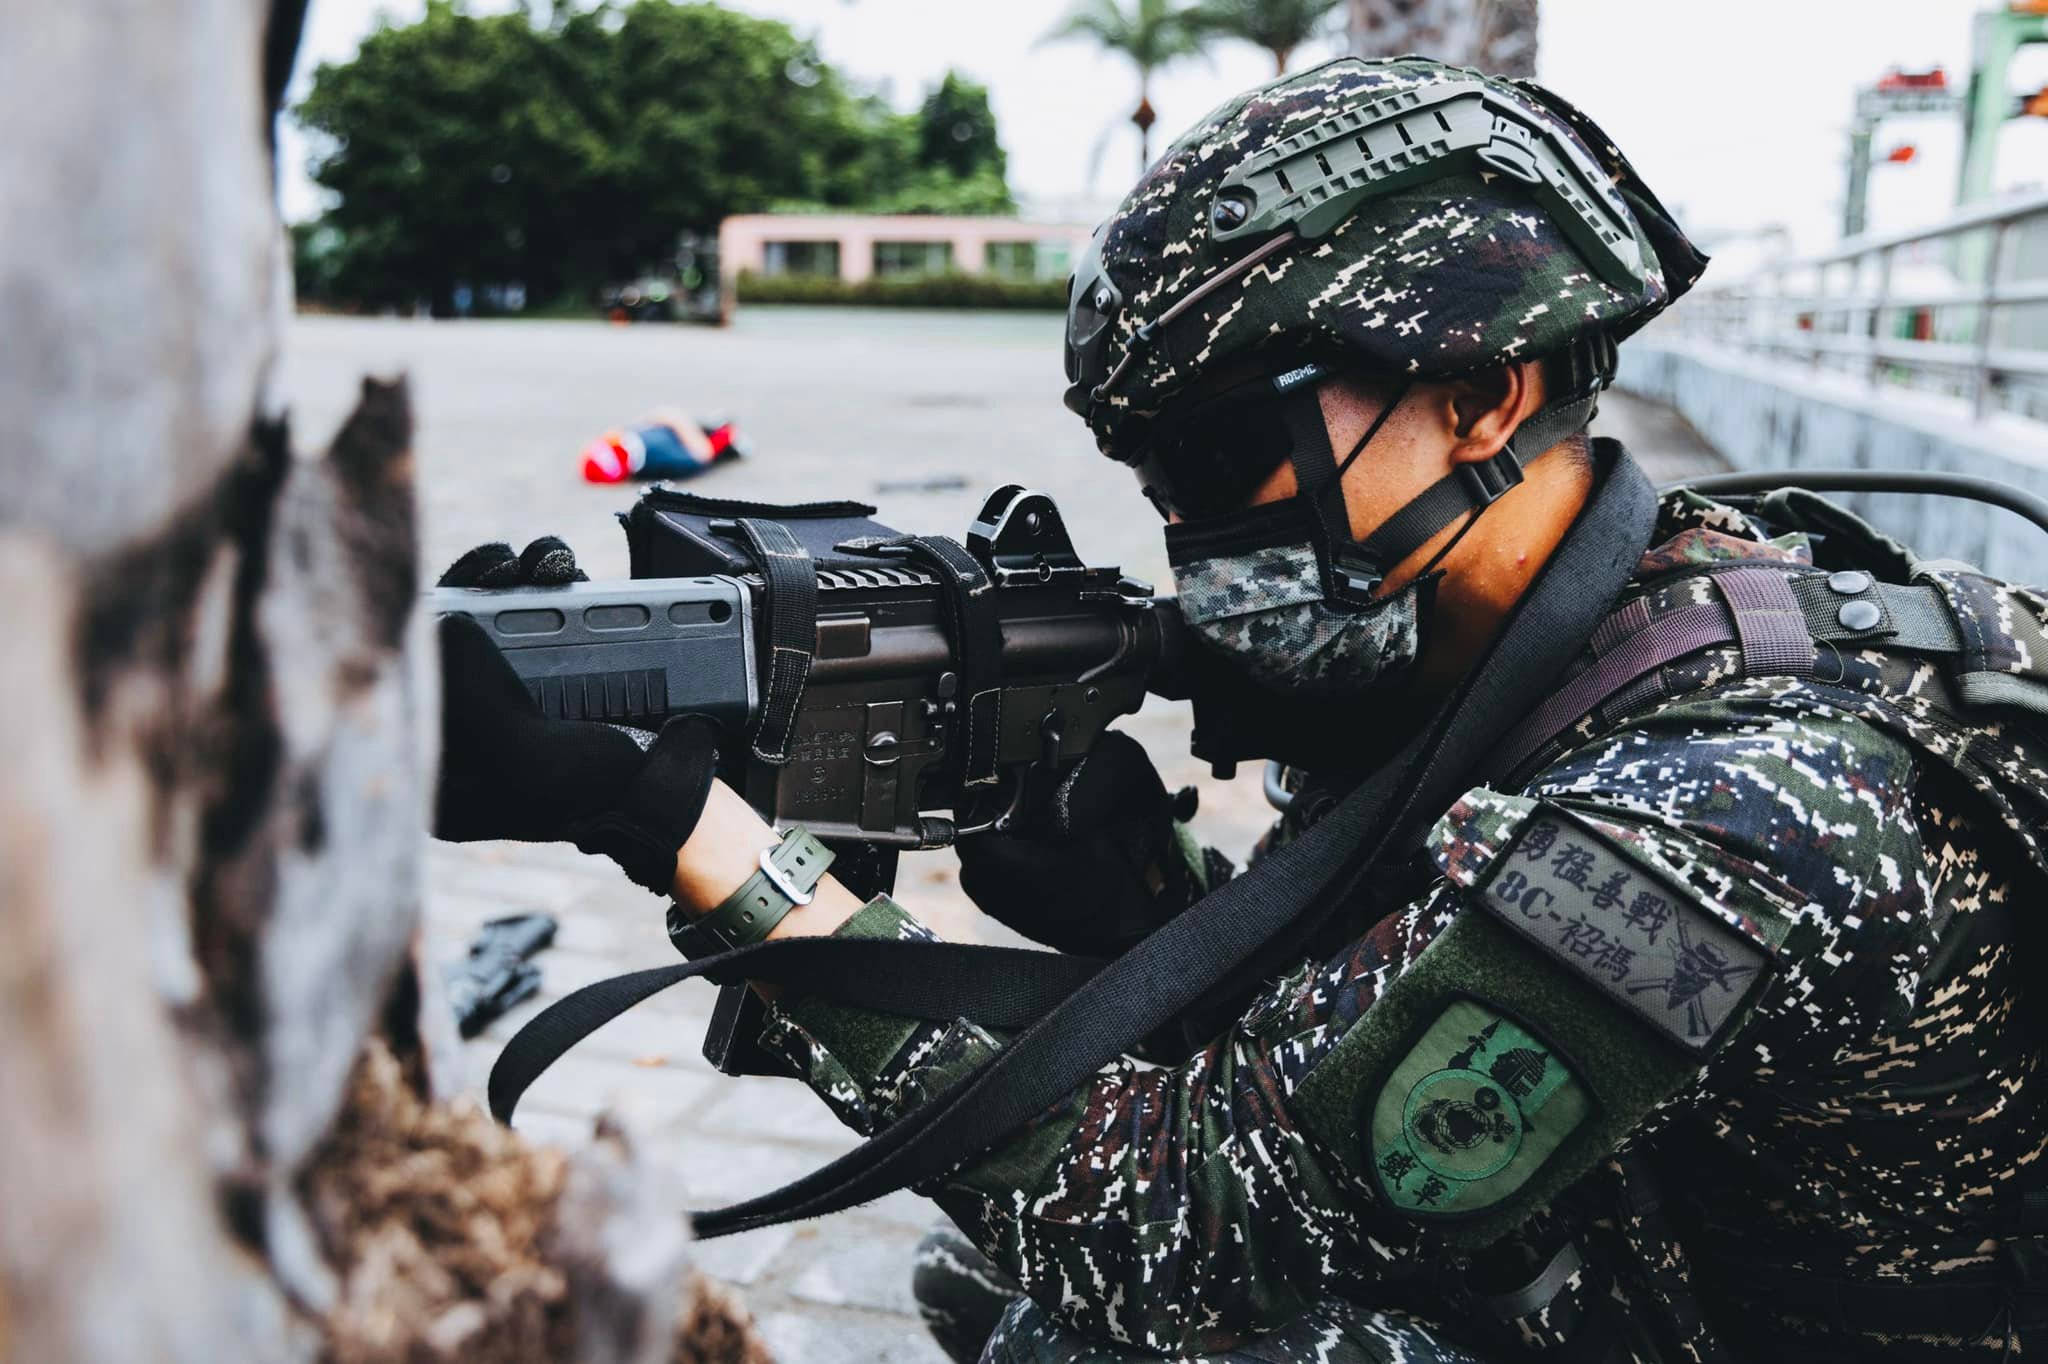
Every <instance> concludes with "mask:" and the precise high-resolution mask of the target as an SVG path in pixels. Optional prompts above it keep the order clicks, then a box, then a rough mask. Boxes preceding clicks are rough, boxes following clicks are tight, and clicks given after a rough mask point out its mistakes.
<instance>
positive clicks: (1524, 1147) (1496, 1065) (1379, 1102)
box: [1368, 999, 1591, 1216]
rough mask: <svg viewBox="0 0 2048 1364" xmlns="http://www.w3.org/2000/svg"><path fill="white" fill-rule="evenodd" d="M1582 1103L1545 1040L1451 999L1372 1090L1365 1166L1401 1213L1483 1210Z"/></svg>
mask: <svg viewBox="0 0 2048 1364" xmlns="http://www.w3.org/2000/svg"><path fill="white" fill-rule="evenodd" d="M1590 1106H1591V1105H1590V1103H1589V1101H1588V1098H1587V1095H1586V1090H1585V1086H1584V1085H1583V1084H1582V1083H1581V1082H1580V1080H1579V1077H1578V1075H1577V1074H1576V1073H1575V1072H1574V1071H1573V1070H1572V1068H1571V1065H1570V1063H1569V1062H1567V1061H1566V1060H1565V1058H1564V1057H1563V1056H1562V1055H1561V1054H1559V1053H1558V1051H1557V1050H1556V1049H1555V1048H1554V1047H1551V1046H1549V1045H1547V1044H1546V1043H1544V1042H1543V1041H1542V1040H1541V1039H1540V1038H1538V1037H1536V1036H1534V1035H1533V1034H1532V1033H1530V1032H1529V1031H1528V1030H1527V1029H1525V1028H1523V1027H1522V1026H1521V1025H1520V1024H1517V1023H1515V1022H1514V1021H1513V1020H1511V1019H1508V1018H1506V1017H1503V1016H1502V1015H1501V1014H1499V1013H1496V1012H1495V1011H1494V1010H1492V1009H1490V1008H1488V1007H1487V1006H1486V1005H1484V1004H1481V1003H1480V1002H1478V1001H1477V1000H1470V999H1461V1000H1456V1001H1453V1002H1452V1003H1450V1004H1448V1005H1446V1006H1445V1008H1444V1010H1443V1012H1442V1013H1440V1014H1438V1015H1437V1017H1436V1021H1435V1022H1434V1023H1432V1024H1430V1026H1429V1028H1428V1029H1427V1030H1426V1031H1425V1032H1424V1033H1423V1034H1422V1036H1421V1037H1420V1038H1419V1039H1417V1041H1416V1042H1415V1045H1414V1046H1413V1047H1411V1048H1410V1049H1409V1051H1408V1054H1407V1056H1406V1057H1404V1058H1403V1059H1402V1061H1401V1063H1400V1064H1399V1065H1398V1066H1396V1067H1395V1068H1394V1073H1393V1074H1392V1075H1391V1076H1390V1077H1389V1078H1388V1080H1387V1083H1386V1084H1385V1085H1383V1086H1382V1087H1381V1089H1380V1091H1379V1093H1378V1095H1377V1096H1376V1097H1375V1098H1374V1099H1373V1105H1372V1113H1371V1117H1370V1122H1369V1126H1368V1132H1369V1136H1368V1140H1369V1142H1370V1145H1371V1156H1372V1164H1373V1170H1374V1172H1375V1174H1376V1175H1377V1177H1378V1179H1379V1184H1380V1189H1381V1190H1382V1191H1383V1192H1384V1193H1385V1194H1386V1197H1387V1201H1388V1202H1389V1203H1391V1204H1392V1205H1393V1206H1394V1207H1396V1208H1399V1209H1400V1210H1401V1211H1403V1212H1407V1213H1412V1214H1415V1215H1418V1216H1433V1215H1446V1216H1457V1215H1463V1214H1469V1213H1475V1212H1482V1211H1484V1210H1485V1209H1487V1208H1490V1207H1492V1206H1493V1205H1494V1204H1496V1203H1498V1202H1500V1201H1501V1200H1502V1199H1504V1198H1506V1197H1507V1196H1508V1195H1510V1194H1512V1193H1514V1192H1515V1190H1517V1189H1519V1188H1521V1187H1522V1186H1523V1185H1524V1184H1526V1183H1527V1182H1528V1181H1529V1179H1530V1177H1531V1176H1533V1175H1534V1174H1535V1173H1536V1172H1537V1171H1538V1170H1540V1169H1541V1168H1543V1163H1544V1162H1545V1161H1546V1160H1548V1159H1549V1158H1550V1153H1551V1152H1553V1151H1555V1150H1556V1149H1557V1148H1558V1146H1559V1145H1560V1144H1561V1143H1562V1142H1563V1141H1564V1139H1565V1137H1567V1136H1568V1135H1570V1134H1571V1132H1572V1131H1573V1129H1575V1128H1577V1127H1578V1125H1579V1124H1580V1123H1581V1122H1582V1121H1584V1120H1585V1117H1586V1114H1587V1112H1588V1111H1589V1109H1590Z"/></svg>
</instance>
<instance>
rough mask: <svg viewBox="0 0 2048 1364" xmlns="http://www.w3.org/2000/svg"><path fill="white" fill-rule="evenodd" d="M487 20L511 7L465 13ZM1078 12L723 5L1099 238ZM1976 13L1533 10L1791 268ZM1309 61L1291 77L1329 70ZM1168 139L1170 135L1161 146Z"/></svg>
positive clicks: (1207, 91) (1683, 180) (346, 26)
mask: <svg viewBox="0 0 2048 1364" xmlns="http://www.w3.org/2000/svg"><path fill="white" fill-rule="evenodd" d="M473 3H474V7H475V8H477V9H479V10H488V9H492V8H502V5H500V4H497V3H495V0H473ZM1068 3H1069V0H1005V3H995V2H994V0H735V2H734V3H732V4H731V5H730V7H731V8H734V9H738V10H743V11H746V12H748V13H752V14H758V15H762V16H764V17H771V18H776V19H781V20H784V21H785V22H787V23H789V24H790V25H791V26H792V27H794V28H795V29H796V30H797V31H798V32H800V33H804V34H808V35H811V36H813V37H815V38H816V39H817V42H818V45H819V47H820V49H821V50H822V51H823V53H824V56H825V57H826V59H827V60H829V61H830V62H832V63H833V64H834V65H835V66H837V67H838V68H839V69H840V70H841V71H842V72H844V73H845V74H846V75H847V76H849V77H851V78H853V79H855V80H860V81H866V82H870V83H876V84H880V85H882V86H883V87H884V88H885V89H886V90H887V92H888V93H889V94H890V96H891V98H892V99H893V100H894V101H895V103H896V104H897V105H898V106H899V107H902V108H909V107H912V106H914V105H915V104H916V103H917V101H918V100H919V99H920V98H921V97H922V95H923V92H924V90H925V88H926V87H927V86H929V85H931V84H933V83H934V82H936V81H937V80H938V78H939V77H940V76H941V75H942V74H943V73H944V72H945V70H946V69H947V68H948V67H954V68H957V69H959V70H961V71H963V72H965V73H967V74H968V75H970V76H972V77H973V78H974V79H976V80H979V81H983V82H985V83H986V84H987V85H988V87H989V90H990V94H991V98H992V100H993V102H994V105H995V112H996V117H997V121H998V124H999V126H1000V129H1001V132H1002V138H1003V144H1004V146H1005V147H1006V148H1007V149H1008V151H1009V157H1010V181H1011V184H1012V185H1013V187H1014V188H1015V189H1016V190H1017V192H1018V193H1019V194H1020V195H1021V196H1023V197H1024V198H1025V199H1026V201H1027V203H1028V204H1030V205H1033V206H1042V207H1044V208H1045V209H1047V210H1049V211H1051V212H1054V213H1060V214H1065V215H1069V216H1075V217H1079V218H1083V219H1088V220H1092V219H1094V218H1096V217H1099V216H1100V215H1101V213H1102V211H1103V210H1104V209H1105V208H1106V207H1108V206H1109V205H1111V204H1113V203H1114V201H1115V199H1116V198H1117V197H1118V196H1119V195H1120V194H1121V193H1122V191H1123V190H1124V189H1125V188H1126V187H1127V186H1128V185H1129V184H1130V182H1131V181H1132V180H1133V179H1134V178H1135V176H1136V173H1137V170H1138V165H1137V162H1138V144H1137V134H1136V132H1135V130H1134V129H1132V128H1131V126H1130V125H1129V123H1128V122H1126V121H1125V120H1126V118H1127V116H1128V115H1129V113H1130V110H1131V107H1132V105H1133V104H1134V103H1135V102H1136V85H1135V79H1134V77H1133V76H1132V74H1131V73H1130V72H1129V70H1128V69H1127V68H1126V67H1125V66H1124V65H1122V64H1121V63H1120V62H1118V61H1117V60H1115V59H1114V58H1111V57H1108V56H1105V55H1103V54H1100V53H1098V52H1097V51H1095V50H1094V49H1093V48H1092V47H1091V46H1090V45H1089V44H1088V43H1086V42H1083V41H1071V42H1061V43H1052V44H1045V43H1041V42H1040V41H1039V39H1040V38H1042V37H1043V35H1044V34H1045V33H1046V32H1047V31H1048V30H1049V29H1051V28H1052V27H1053V26H1054V25H1055V24H1056V22H1057V21H1058V19H1059V18H1060V16H1061V15H1062V14H1063V13H1064V12H1065V10H1066V9H1067V7H1068ZM1984 7H1985V0H1692V3H1683V4H1681V3H1678V0H1542V14H1543V27H1542V32H1541V39H1540V41H1541V48H1540V56H1539V59H1538V64H1539V73H1538V74H1539V76H1540V77H1541V79H1542V80H1544V81H1545V82H1547V83H1548V84H1550V85H1552V86H1554V87H1556V88H1557V89H1558V90H1559V91H1560V92H1561V93H1563V94H1564V95H1565V96H1566V97H1567V98H1569V99H1571V100H1572V101H1573V102H1574V103H1576V104H1578V105H1579V107H1581V108H1582V109H1584V110H1585V111H1586V112H1587V113H1589V114H1591V115H1592V116H1593V118H1594V119H1595V120H1596V121H1598V122H1599V123H1600V124H1601V125H1602V126H1603V127H1605V128H1606V129H1607V131H1608V133H1609V134H1610V135H1612V136H1613V138H1614V139H1615V141H1616V142H1617V143H1618V144H1619V145H1620V146H1621V147H1622V149H1623V150H1624V151H1626V152H1627V153H1628V154H1629V156H1630V157H1631V159H1633V160H1634V161H1635V163H1636V166H1637V168H1638V169H1639V170H1640V171H1641V172H1642V173H1643V176H1644V178H1645V179H1647V180H1648V181H1649V182H1650V184H1651V186H1652V187H1654V188H1655V189H1656V190H1657V192H1658V194H1659V195H1660V196H1661V197H1662V198H1663V199H1664V201H1665V203H1666V204H1667V205H1669V206H1670V207H1671V208H1672V209H1673V211H1674V212H1676V213H1678V214H1679V216H1680V219H1681V221H1682V222H1684V224H1685V225H1686V226H1687V227H1688V228H1689V229H1690V230H1693V231H1695V232H1697V233H1702V234H1708V235H1719V234H1721V233H1723V232H1726V231H1729V230H1731V229H1741V228H1748V227H1755V226H1758V225H1761V224H1764V223H1769V222H1777V223H1783V224H1784V225H1785V226H1786V227H1788V228H1789V229H1791V231H1792V233H1793V234H1794V237H1795V239H1796V241H1797V242H1798V244H1799V245H1800V246H1801V247H1802V248H1803V249H1812V248H1818V247H1820V246H1823V245H1825V244H1827V243H1829V242H1831V241H1832V240H1834V238H1835V236H1836V235H1837V225H1838V222H1839V219H1840V214H1841V199H1842V188H1843V180H1844V157H1845V153H1846V143H1847V129H1848V122H1849V115H1850V111H1851V108H1852V104H1853V101H1854V98H1855V91H1856V89H1857V87H1858V86H1860V85H1864V84H1867V83H1869V82H1870V81H1872V80H1873V79H1875V78H1876V77H1877V75H1878V74H1879V73H1880V72H1882V71H1883V70H1884V69H1885V68H1886V67H1888V66H1892V65H1895V64H1896V65H1901V66H1905V67H1908V68H1918V67H1924V66H1930V65H1934V64H1936V63H1940V64H1943V65H1945V66H1947V68H1948V70H1949V73H1950V78H1951V80H1952V81H1959V80H1960V79H1961V78H1962V76H1963V74H1964V73H1966V72H1967V71H1968V69H1969V63H1970V20H1971V15H1972V14H1973V13H1974V12H1975V11H1976V10H1978V9H1980V8H1984ZM421 8H422V6H421V4H420V0H313V5H312V10H311V14H310V16H309V19H308V23H307V30H306V36H305V41H304V42H303V44H302V46H301V49H300V55H299V68H298V75H297V86H296V88H297V89H298V90H303V89H304V83H305V81H306V80H307V79H308V77H309V76H310V73H311V71H312V68H313V66H314V65H315V64H316V63H318V62H320V61H335V60H342V59H345V58H346V57H347V56H348V55H349V54H350V53H351V52H353V51H354V50H355V48H356V45H357V44H358V43H359V42H360V41H361V40H362V38H363V36H364V35H365V34H366V33H368V32H369V31H371V29H372V28H373V27H374V25H375V24H376V22H377V18H378V15H379V14H380V13H383V14H389V15H392V16H394V17H396V18H399V19H409V18H411V17H413V16H415V15H417V14H418V13H419V11H420V9H421ZM1334 52H1335V45H1334V44H1330V45H1328V46H1327V47H1326V48H1325V49H1324V50H1321V51H1317V52H1304V53H1302V54H1299V55H1298V56H1297V58H1296V66H1297V67H1298V66H1301V65H1305V64H1307V63H1309V62H1312V61H1315V60H1319V59H1320V58H1321V57H1322V56H1325V55H1333V54H1334ZM2023 61H2024V62H2025V63H2026V64H2025V65H2024V66H2023V67H2022V68H2021V69H2020V74H2021V75H2022V76H2024V77H2026V78H2028V81H2029V85H2030V88H2034V87H2039V86H2041V85H2048V51H2044V50H2042V49H2038V48H2037V49H2033V50H2031V51H2029V52H2028V53H2027V54H2025V55H2024V56H2023ZM1270 74H1271V69H1270V58H1268V57H1267V56H1266V54H1265V53H1263V52H1260V51H1258V50H1256V49H1253V48H1249V47H1243V46H1237V45H1229V44H1224V45H1219V46H1218V47H1217V48H1216V49H1215V53H1214V56H1213V58H1211V59H1208V60H1204V59H1200V58H1197V59H1194V60H1192V61H1189V62H1186V63H1184V64H1182V65H1179V66H1176V67H1173V68H1170V69H1169V70H1168V71H1167V72H1166V73H1165V75H1164V76H1163V77H1162V78H1161V79H1159V80H1158V81H1157V83H1156V86H1155V89H1154V91H1153V96H1152V100H1153V104H1154V106H1155V107H1156V108H1157V109H1158V111H1159V120H1160V126H1159V127H1158V128H1156V129H1155V130H1154V138H1155V140H1154V148H1153V150H1154V152H1155V153H1156V152H1157V151H1158V150H1159V149H1160V148H1161V147H1163V146H1164V145H1165V144H1166V142H1167V141H1169V140H1170V135H1171V134H1172V133H1174V132H1176V131H1178V130H1179V129H1181V128H1184V127H1185V126H1187V125H1188V124H1189V123H1191V122H1193V121H1194V120H1195V119H1197V118H1199V117H1200V116H1201V115H1202V114H1203V113H1205V112H1207V111H1208V109H1210V108H1211V107H1212V106H1214V105H1215V104H1217V103H1219V102H1220V101H1222V100H1223V99H1224V98H1226V97H1228V96H1229V95H1231V94H1232V93H1234V92H1236V91H1238V90H1241V89H1243V88H1245V87H1246V86H1249V85H1254V84H1257V83H1258V82H1260V81H1263V80H1265V79H1267V78H1268V77H1269V76H1270ZM2022 123H2024V124H2025V125H2026V126H2021V125H2020V124H2017V123H2016V124H2015V125H2012V126H2010V127H2009V130H2008V132H2007V134H2006V136H2005V137H2004V139H2003V142H2002V144H2001V148H2000V154H1999V165H1998V171H1997V178H1998V183H1999V185H2000V186H2001V187H2012V186H2017V185H2021V184H2041V183H2048V120H2042V119H2033V120H2024V121H2022ZM1162 134H1164V135H1166V136H1162ZM1878 142H1879V146H1878V150H1879V151H1880V152H1883V151H1885V150H1887V149H1889V148H1890V147H1892V146H1895V145H1897V144H1899V143H1902V142H1911V143H1913V144H1914V145H1915V147H1916V149H1917V153H1918V155H1917V157H1916V160H1915V161H1914V162H1912V163H1911V164H1907V165H1898V166H1893V165H1881V166H1880V167H1879V168H1878V170H1877V172H1876V174H1875V175H1874V177H1873V184H1872V190H1871V225H1872V227H1874V228H1895V227H1902V226H1907V225H1910V224H1912V223H1915V222H1920V221H1924V220H1926V219H1928V218H1930V217H1935V216H1939V215H1940V214H1942V213H1944V212H1946V211H1947V209H1948V207H1949V205H1950V204H1951V202H1952V199H1953V195H1954V192H1955V177H1956V172H1957V162H1958V157H1959V152H1960V146H1961V132H1960V128H1959V127H1958V126H1956V123H1955V121H1954V120H1944V119H1923V120H1919V121H1917V122H1913V123H1907V122H1903V121H1902V122H1900V123H1897V124H1895V125H1887V126H1886V127H1885V128H1884V129H1882V130H1880V132H1879V134H1878ZM306 153H307V149H306V145H305V142H304V140H303V139H302V138H300V137H299V136H298V135H297V134H296V132H295V131H294V130H287V133H286V136H285V137H284V139H283V140H282V143H281V154H282V156H283V158H284V166H283V192H284V209H285V213H286V216H287V217H289V218H293V219H301V218H306V217H310V216H312V215H313V214H315V213H316V212H317V211H318V208H319V203H320V199H319V194H320V191H318V190H317V189H316V188H315V187H314V186H313V185H312V184H311V182H310V181H309V180H308V179H307V178H306V175H305V169H304V162H305V158H306Z"/></svg>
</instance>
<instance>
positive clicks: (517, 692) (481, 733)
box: [434, 536, 720, 895]
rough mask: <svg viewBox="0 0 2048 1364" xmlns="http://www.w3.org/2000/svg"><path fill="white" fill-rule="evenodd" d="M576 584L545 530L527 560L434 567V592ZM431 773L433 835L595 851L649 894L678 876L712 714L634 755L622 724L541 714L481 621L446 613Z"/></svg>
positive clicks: (709, 747)
mask: <svg viewBox="0 0 2048 1364" xmlns="http://www.w3.org/2000/svg"><path fill="white" fill-rule="evenodd" d="M581 581H584V574H583V572H582V570H581V569H579V568H577V567H576V556H575V555H574V554H573V553H571V552H570V550H569V547H568V546H567V545H565V544H563V543H562V542H561V541H560V540H557V539H555V538H554V537H553V536H548V537H546V538H544V539H541V540H536V541H534V542H533V543H532V544H531V545H528V546H527V547H526V553H525V554H524V555H515V554H513V553H512V547H511V546H510V545H505V544H492V545H479V546H478V547H477V548H475V549H473V550H471V551H469V553H467V554H465V555H463V556H462V557H461V558H460V559H458V560H456V561H455V563H454V564H453V565H452V566H451V567H450V568H449V570H448V571H447V572H446V573H444V574H442V575H441V583H440V585H441V586H443V587H518V586H536V587H548V586H558V585H560V584H562V583H568V582H581ZM440 642H441V780H440V785H439V788H438V789H437V791H436V793H435V800H434V836H435V837H436V838H445V839H448V840H450V841H452V842H457V843H465V842H471V841H473V840H477V839H493V838H509V839H517V840H519V841H521V842H525V843H552V842H568V843H574V844H575V845H576V846H577V847H579V848H581V849H583V851H585V852H590V853H603V854H604V855H605V856H607V857H609V858H611V859H612V860H613V861H614V862H617V863H618V864H619V865H620V866H621V867H623V868H625V871H626V875H627V876H629V877H631V878H632V879H633V880H634V881H636V882H638V883H639V884H640V885H643V886H645V887H647V888H648V889H649V890H651V891H653V892H655V893H656V894H657V895H666V894H668V893H669V888H670V886H671V884H672V883H673V882H674V880H675V868H676V853H677V851H678V850H679V849H680V848H681V847H682V846H683V843H684V841H685V840H686V839H688V838H689V836H690V830H691V829H692V828H694V827H695V826H696V823H697V817H698V815H700V814H701V813H702V812H703V810H704V798H705V796H706V795H707V794H708V793H709V792H710V790H711V781H712V777H713V774H714V771H715V769H716V767H717V763H718V738H719V733H720V728H719V725H718V723H717V722H716V721H714V720H712V719H710V718H709V717H708V716H703V715H680V716H677V717H676V718H675V719H673V720H670V721H669V722H668V723H667V724H666V725H664V726H662V729H661V733H660V735H659V736H657V737H655V738H654V741H653V743H652V744H651V745H650V746H649V747H647V748H646V749H645V750H644V751H643V750H642V748H641V746H640V744H639V743H637V742H635V741H634V739H633V738H632V736H631V735H629V734H628V733H627V732H626V731H625V730H622V729H618V728H615V727H613V726H611V725H606V724H596V723H592V722H590V721H584V720H550V719H548V718H547V717H545V716H543V715H542V714H541V713H540V707H539V706H537V705H535V704H534V700H533V697H532V696H530V695H529V694H528V693H527V690H526V684H525V683H523V682H521V681H520V680H519V676H518V674H516V673H514V672H513V671H512V665H511V664H510V663H507V662H506V661H505V656H504V655H503V654H501V653H499V652H498V647H497V645H495V644H493V643H492V642H491V639H490V636H488V635H486V634H485V633H484V631H483V627H481V626H479V625H478V624H477V623H476V622H475V621H473V620H471V619H469V618H468V617H467V616H444V617H442V619H441V621H440Z"/></svg>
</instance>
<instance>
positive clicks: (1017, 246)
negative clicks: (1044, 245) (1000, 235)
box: [988, 242, 1038, 279]
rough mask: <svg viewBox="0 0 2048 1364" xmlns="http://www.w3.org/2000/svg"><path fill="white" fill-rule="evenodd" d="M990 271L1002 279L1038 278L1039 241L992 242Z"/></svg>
mask: <svg viewBox="0 0 2048 1364" xmlns="http://www.w3.org/2000/svg"><path fill="white" fill-rule="evenodd" d="M988 272H989V273H990V274H991V275H995V276H997V277H998V278H1000V279H1036V278H1038V243H1037V242H990V243H989V244H988Z"/></svg>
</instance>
